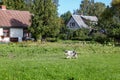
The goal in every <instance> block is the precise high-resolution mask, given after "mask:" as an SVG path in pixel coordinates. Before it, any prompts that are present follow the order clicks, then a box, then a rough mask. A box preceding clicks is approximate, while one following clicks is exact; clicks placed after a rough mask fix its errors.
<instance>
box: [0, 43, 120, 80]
mask: <svg viewBox="0 0 120 80" xmlns="http://www.w3.org/2000/svg"><path fill="white" fill-rule="evenodd" d="M74 49H76V51H77V52H78V58H77V59H65V55H64V50H74ZM0 80H120V47H115V46H107V45H101V44H98V43H87V44H86V43H85V42H79V41H76V42H75V41H74V42H73V41H61V42H55V43H45V44H41V43H39V42H37V43H34V42H23V43H9V44H0Z"/></svg>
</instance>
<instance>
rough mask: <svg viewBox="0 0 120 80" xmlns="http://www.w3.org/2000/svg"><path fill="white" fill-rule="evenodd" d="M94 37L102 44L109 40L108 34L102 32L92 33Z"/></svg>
mask: <svg viewBox="0 0 120 80" xmlns="http://www.w3.org/2000/svg"><path fill="white" fill-rule="evenodd" d="M92 39H93V40H94V41H96V42H99V43H101V44H106V43H107V42H109V39H108V37H107V35H106V34H103V33H100V32H96V33H94V34H93V35H92Z"/></svg>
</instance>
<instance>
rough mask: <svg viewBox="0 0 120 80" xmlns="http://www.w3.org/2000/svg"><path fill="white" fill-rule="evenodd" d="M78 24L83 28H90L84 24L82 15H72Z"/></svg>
mask: <svg viewBox="0 0 120 80" xmlns="http://www.w3.org/2000/svg"><path fill="white" fill-rule="evenodd" d="M72 17H73V18H74V20H75V21H76V23H77V24H78V25H79V26H80V27H82V28H88V25H86V24H85V23H84V21H83V20H82V18H81V16H80V15H72Z"/></svg>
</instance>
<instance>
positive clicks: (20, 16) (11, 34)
mask: <svg viewBox="0 0 120 80" xmlns="http://www.w3.org/2000/svg"><path fill="white" fill-rule="evenodd" d="M30 21H31V14H30V12H29V11H19V10H7V9H6V6H4V5H2V6H0V42H1V41H2V42H20V41H22V40H23V39H24V38H26V37H30V33H29V32H28V27H29V26H30V25H31V22H30Z"/></svg>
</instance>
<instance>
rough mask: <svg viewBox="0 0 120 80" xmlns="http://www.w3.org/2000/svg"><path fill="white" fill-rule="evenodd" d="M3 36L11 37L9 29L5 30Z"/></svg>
mask: <svg viewBox="0 0 120 80" xmlns="http://www.w3.org/2000/svg"><path fill="white" fill-rule="evenodd" d="M3 36H4V37H9V29H3Z"/></svg>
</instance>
